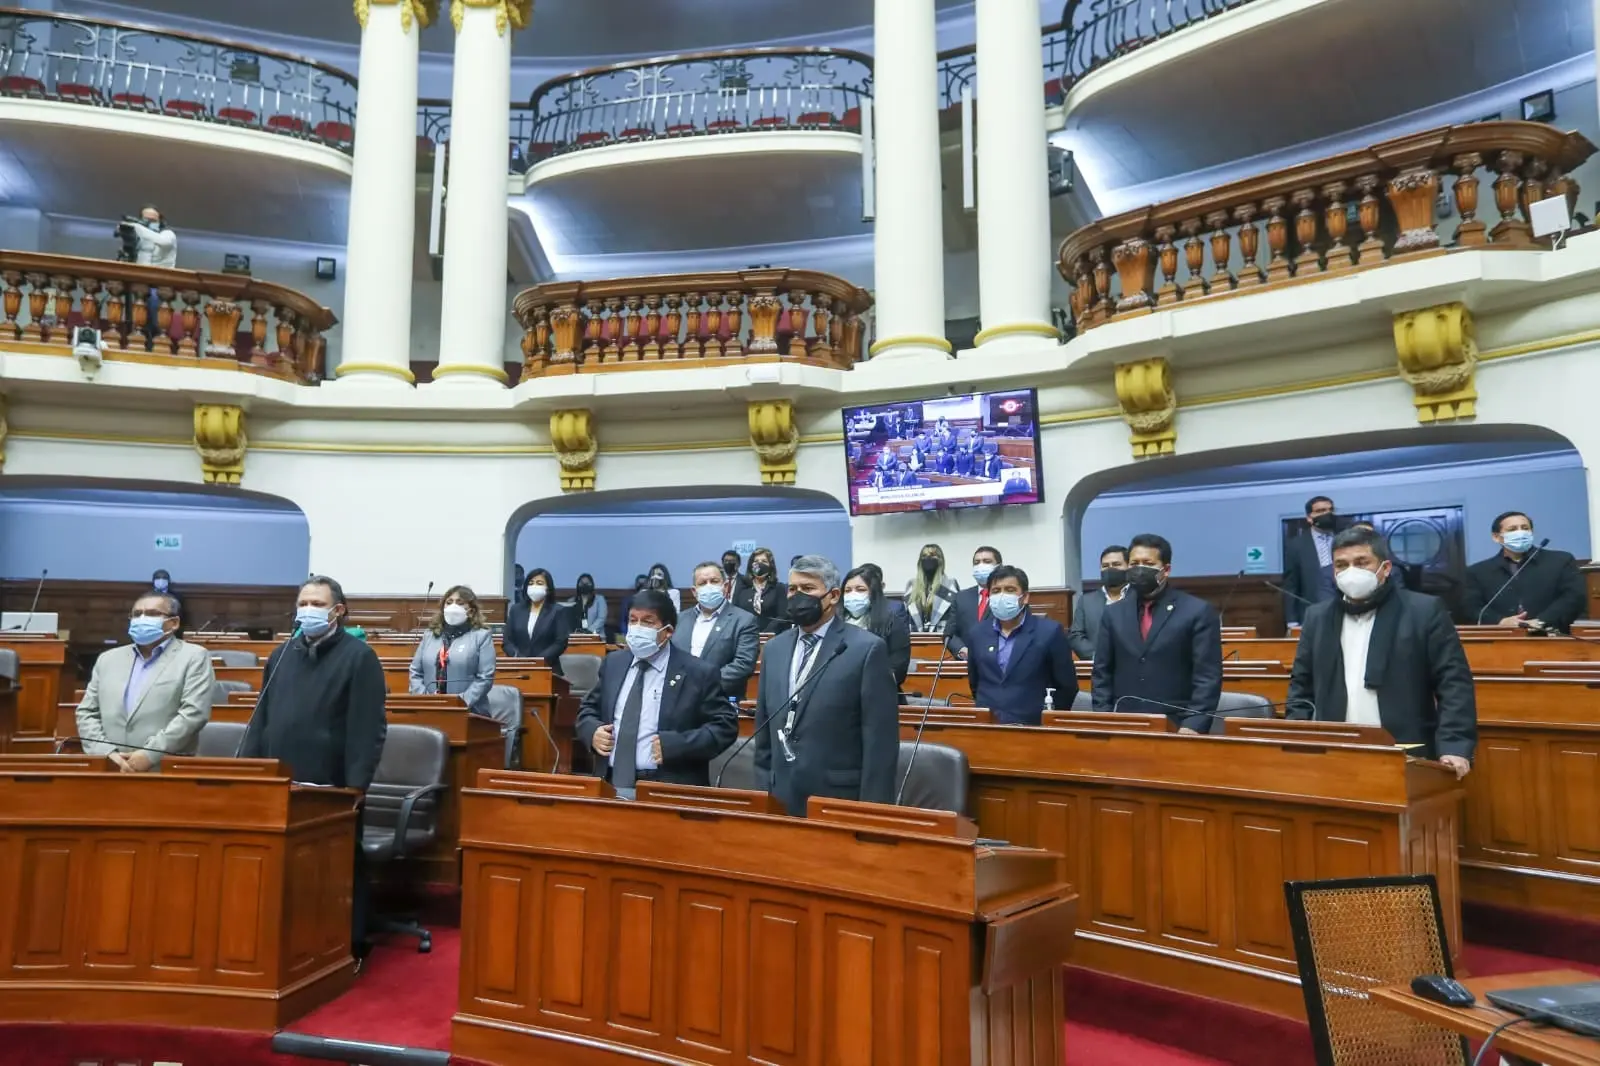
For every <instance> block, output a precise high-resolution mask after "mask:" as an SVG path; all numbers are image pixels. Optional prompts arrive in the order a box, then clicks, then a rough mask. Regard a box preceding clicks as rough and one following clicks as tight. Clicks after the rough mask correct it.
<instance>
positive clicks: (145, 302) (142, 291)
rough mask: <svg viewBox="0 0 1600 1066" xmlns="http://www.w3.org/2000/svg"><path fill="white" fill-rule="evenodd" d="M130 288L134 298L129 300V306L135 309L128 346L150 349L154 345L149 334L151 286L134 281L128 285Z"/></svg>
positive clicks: (129, 331)
mask: <svg viewBox="0 0 1600 1066" xmlns="http://www.w3.org/2000/svg"><path fill="white" fill-rule="evenodd" d="M128 289H129V291H130V292H132V294H133V299H132V300H131V301H130V302H129V308H130V309H131V310H132V311H133V323H132V327H131V328H130V329H129V330H128V347H129V348H132V349H135V350H137V349H139V348H143V349H144V350H145V351H149V350H150V349H151V347H152V345H151V343H150V338H149V336H148V331H149V327H150V286H148V285H146V284H144V283H142V282H133V283H132V284H130V285H129V286H128ZM141 341H142V342H143V343H141Z"/></svg>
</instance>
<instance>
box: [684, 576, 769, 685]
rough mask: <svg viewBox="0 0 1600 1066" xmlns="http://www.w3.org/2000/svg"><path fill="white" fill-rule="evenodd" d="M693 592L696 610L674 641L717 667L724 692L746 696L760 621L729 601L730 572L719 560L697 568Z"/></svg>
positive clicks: (754, 666) (759, 641)
mask: <svg viewBox="0 0 1600 1066" xmlns="http://www.w3.org/2000/svg"><path fill="white" fill-rule="evenodd" d="M694 596H695V606H694V614H693V616H692V617H691V618H689V619H688V620H687V621H685V622H684V624H683V625H682V626H680V627H679V628H677V629H675V630H673V633H672V642H673V643H674V644H676V645H677V646H678V647H679V648H681V649H683V650H684V651H686V652H688V653H689V654H690V655H693V656H694V657H695V658H696V659H699V660H700V661H701V662H703V663H707V664H709V665H710V666H711V667H712V668H714V669H715V670H716V671H717V673H718V675H719V676H720V677H721V679H722V694H723V695H724V696H728V697H730V698H732V699H734V700H739V699H743V698H744V689H745V683H746V682H748V681H749V680H750V675H751V674H753V673H755V672H756V655H757V654H758V653H759V652H760V650H761V624H760V623H759V622H757V621H756V616H755V615H753V614H751V613H750V612H749V611H747V610H745V609H744V608H743V607H736V606H734V605H733V604H731V603H729V602H728V580H727V575H726V574H725V573H724V572H723V569H722V567H721V566H720V565H718V564H717V563H709V562H707V563H701V564H700V565H699V566H697V567H695V568H694Z"/></svg>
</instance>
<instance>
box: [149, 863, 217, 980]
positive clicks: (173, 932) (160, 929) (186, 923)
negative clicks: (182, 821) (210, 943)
mask: <svg viewBox="0 0 1600 1066" xmlns="http://www.w3.org/2000/svg"><path fill="white" fill-rule="evenodd" d="M206 850H207V849H206V848H205V845H203V844H199V843H196V842H194V841H190V840H169V841H162V842H161V843H159V844H158V845H157V847H156V860H155V870H154V877H153V881H154V894H155V896H156V898H158V899H160V900H161V901H162V904H161V906H160V907H158V908H156V911H155V914H154V915H153V921H152V923H151V925H152V928H153V929H154V931H155V939H154V942H153V943H152V944H151V947H150V957H151V962H150V964H151V968H152V969H155V970H157V971H159V972H162V973H168V974H183V975H185V976H193V975H195V974H197V973H199V971H200V955H201V946H200V939H201V938H200V930H199V929H198V928H197V927H196V926H197V923H198V921H199V917H200V915H201V914H202V913H203V908H202V907H201V906H200V901H201V900H202V899H206V898H209V897H210V896H212V895H213V894H214V892H215V889H214V887H213V884H212V882H213V881H214V876H215V875H214V871H212V870H210V869H209V868H208V864H207V863H206V861H205V857H206ZM211 936H213V937H214V936H215V933H214V932H213V933H212V934H211ZM206 953H207V954H209V951H207V952H206Z"/></svg>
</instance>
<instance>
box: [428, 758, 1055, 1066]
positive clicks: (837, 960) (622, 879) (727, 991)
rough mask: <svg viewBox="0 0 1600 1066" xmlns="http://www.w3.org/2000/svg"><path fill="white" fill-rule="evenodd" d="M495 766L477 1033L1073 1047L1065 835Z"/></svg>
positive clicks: (771, 1050)
mask: <svg viewBox="0 0 1600 1066" xmlns="http://www.w3.org/2000/svg"><path fill="white" fill-rule="evenodd" d="M479 782H480V787H479V788H477V789H470V790H468V791H467V792H466V793H465V794H464V795H463V797H462V848H463V877H462V908H461V910H462V916H461V986H460V1002H459V1006H458V1012H457V1014H456V1016H455V1020H454V1026H453V1034H452V1040H451V1049H452V1051H453V1052H454V1053H455V1054H457V1055H461V1056H464V1057H467V1058H471V1059H474V1060H476V1061H480V1062H485V1063H494V1064H505V1066H512V1064H521V1063H528V1062H539V1063H550V1064H564V1066H594V1064H600V1063H638V1062H653V1063H663V1064H685V1066H686V1064H737V1063H764V1064H776V1063H784V1064H788V1063H793V1064H796V1066H799V1064H803V1063H820V1062H826V1063H838V1064H843V1066H856V1064H858V1066H957V1064H961V1066H966V1064H967V1063H969V1062H983V1063H986V1064H988V1066H1060V1063H1061V1062H1062V1061H1063V1039H1064V1034H1063V1028H1062V1010H1063V1004H1062V977H1061V964H1062V963H1063V962H1065V961H1066V957H1067V955H1068V953H1069V952H1070V950H1071V948H1072V943H1073V924H1074V908H1075V900H1076V897H1075V896H1074V894H1073V891H1072V889H1071V887H1070V886H1069V885H1067V883H1066V882H1065V880H1064V879H1063V877H1062V869H1061V860H1060V856H1058V855H1054V854H1051V853H1049V852H1044V851H1038V850H1034V849H1023V848H1000V849H991V848H988V847H985V846H981V845H978V844H975V843H974V842H973V841H972V840H970V839H962V838H961V837H960V836H958V835H956V833H955V832H954V831H953V829H954V824H955V819H954V818H953V817H952V816H949V815H943V814H937V813H934V812H926V811H915V810H908V809H904V808H895V807H884V806H879V805H876V804H862V803H848V802H844V801H829V802H827V803H820V802H819V801H816V800H813V808H812V811H811V814H812V817H810V818H804V819H801V818H789V817H786V816H783V815H780V814H770V813H765V811H766V810H768V809H770V807H771V804H770V802H769V798H768V797H767V796H766V795H765V794H764V793H748V792H735V791H732V790H726V789H721V790H719V789H684V788H665V789H660V790H657V789H653V788H651V787H649V786H647V785H641V786H640V801H639V802H637V803H624V802H620V801H617V800H613V799H607V798H604V796H603V793H604V792H605V791H607V789H606V787H605V786H604V784H603V783H602V782H600V781H599V780H597V779H577V778H573V777H570V776H568V777H561V776H547V775H542V774H515V773H507V772H498V773H496V772H486V773H484V774H482V775H480V778H479ZM908 825H909V826H910V827H911V828H910V829H909V830H908V829H907V826H908ZM940 834H942V835H940Z"/></svg>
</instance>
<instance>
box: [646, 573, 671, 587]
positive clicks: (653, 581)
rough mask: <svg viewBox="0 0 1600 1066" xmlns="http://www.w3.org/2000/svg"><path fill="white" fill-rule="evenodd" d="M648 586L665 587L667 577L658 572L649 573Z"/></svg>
mask: <svg viewBox="0 0 1600 1066" xmlns="http://www.w3.org/2000/svg"><path fill="white" fill-rule="evenodd" d="M650 587H651V588H653V589H664V588H666V587H667V579H666V578H664V577H662V576H661V575H660V574H651V575H650Z"/></svg>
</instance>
